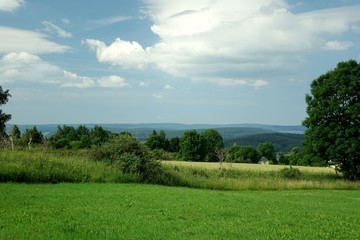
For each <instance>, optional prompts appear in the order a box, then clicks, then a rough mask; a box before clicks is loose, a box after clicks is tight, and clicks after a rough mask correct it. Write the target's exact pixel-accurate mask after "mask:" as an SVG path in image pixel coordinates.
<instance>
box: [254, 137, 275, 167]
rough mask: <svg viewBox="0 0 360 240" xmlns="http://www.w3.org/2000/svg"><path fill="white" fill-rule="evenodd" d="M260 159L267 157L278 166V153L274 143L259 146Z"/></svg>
mask: <svg viewBox="0 0 360 240" xmlns="http://www.w3.org/2000/svg"><path fill="white" fill-rule="evenodd" d="M257 150H258V152H259V155H260V157H266V158H267V159H268V160H270V161H272V162H273V163H274V164H277V160H276V151H275V148H274V146H273V144H272V142H264V143H260V144H259V145H258V146H257Z"/></svg>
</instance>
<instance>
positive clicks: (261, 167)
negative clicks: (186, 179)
mask: <svg viewBox="0 0 360 240" xmlns="http://www.w3.org/2000/svg"><path fill="white" fill-rule="evenodd" d="M162 162H163V164H165V165H170V166H183V167H200V168H205V169H219V168H220V163H218V162H187V161H162ZM222 165H223V168H224V169H235V170H246V171H247V170H249V171H262V172H264V171H265V172H269V171H278V170H281V169H283V168H284V167H286V166H284V165H267V164H247V163H226V162H225V163H223V164H222ZM296 168H298V169H299V170H300V171H302V172H310V173H325V174H333V175H335V174H336V173H335V170H334V169H333V168H327V167H306V166H296Z"/></svg>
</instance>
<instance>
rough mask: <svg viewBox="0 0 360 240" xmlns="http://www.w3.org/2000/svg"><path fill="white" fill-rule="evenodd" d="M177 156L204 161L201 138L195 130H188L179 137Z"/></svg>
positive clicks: (203, 147)
mask: <svg viewBox="0 0 360 240" xmlns="http://www.w3.org/2000/svg"><path fill="white" fill-rule="evenodd" d="M179 156H180V158H181V159H183V160H185V161H195V162H201V161H204V159H205V156H206V151H205V144H204V141H203V138H202V137H201V136H200V134H199V133H198V132H197V131H196V130H188V131H185V132H184V135H183V136H181V138H180V151H179Z"/></svg>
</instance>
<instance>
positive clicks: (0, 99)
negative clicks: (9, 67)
mask: <svg viewBox="0 0 360 240" xmlns="http://www.w3.org/2000/svg"><path fill="white" fill-rule="evenodd" d="M10 97H11V95H10V93H9V90H5V91H4V90H3V89H2V86H0V106H1V105H4V104H6V103H7V102H8V101H9V98H10ZM10 119H11V115H10V114H6V113H3V112H2V109H0V137H1V136H6V131H5V130H6V122H8V121H9V120H10Z"/></svg>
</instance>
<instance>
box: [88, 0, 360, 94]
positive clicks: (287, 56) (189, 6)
mask: <svg viewBox="0 0 360 240" xmlns="http://www.w3.org/2000/svg"><path fill="white" fill-rule="evenodd" d="M145 3H146V6H145V8H144V9H143V12H144V13H145V15H146V16H147V17H149V18H150V19H151V21H152V22H153V25H152V27H151V30H152V31H153V33H155V34H156V35H158V36H159V38H160V40H159V42H158V43H157V44H155V45H154V46H152V47H147V48H145V49H144V48H143V47H142V46H141V45H140V44H139V43H137V42H134V41H133V42H129V41H124V40H121V39H120V38H117V39H116V40H115V41H114V42H113V43H111V44H110V45H108V46H107V45H106V44H105V43H104V42H102V41H99V40H93V39H88V40H86V41H84V43H85V44H86V45H88V46H89V47H90V49H92V50H93V51H95V52H96V56H97V59H98V61H99V62H105V63H109V64H112V65H119V66H121V67H123V68H144V67H145V66H146V65H149V66H156V67H157V68H158V69H160V70H162V71H164V72H166V73H168V74H171V75H173V76H179V77H187V78H191V79H193V80H199V79H202V80H204V81H210V82H213V83H216V84H219V85H223V86H246V85H247V86H253V87H255V88H258V87H262V86H265V85H267V84H269V82H268V81H266V80H264V78H265V77H268V76H274V74H276V73H279V72H282V73H283V72H284V71H292V69H294V68H296V66H298V64H300V63H302V62H303V58H304V57H305V56H306V54H307V53H310V52H313V51H319V50H321V49H322V47H323V46H322V44H323V43H324V42H328V43H329V44H330V45H331V42H330V41H329V39H327V38H328V37H329V36H334V35H339V34H343V33H345V32H347V31H350V30H351V26H355V25H356V24H358V23H359V22H360V14H359V12H360V5H358V6H351V7H342V8H335V9H325V10H319V11H313V12H306V13H301V14H294V13H292V12H291V6H289V5H288V4H287V1H285V0H242V1H238V0H221V1H213V0H203V1H191V0H183V1H180V2H179V1H176V4H175V3H174V1H169V0H147V1H145ZM332 44H333V45H332V46H330V47H332V49H336V47H337V48H338V49H339V48H348V47H350V45H349V42H337V43H336V42H332ZM229 75H231V76H236V77H232V78H227V77H224V76H229ZM249 76H254V77H253V79H251V78H250V77H249ZM275 77H276V76H274V78H275ZM243 79H246V80H243ZM259 79H261V80H259Z"/></svg>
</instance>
